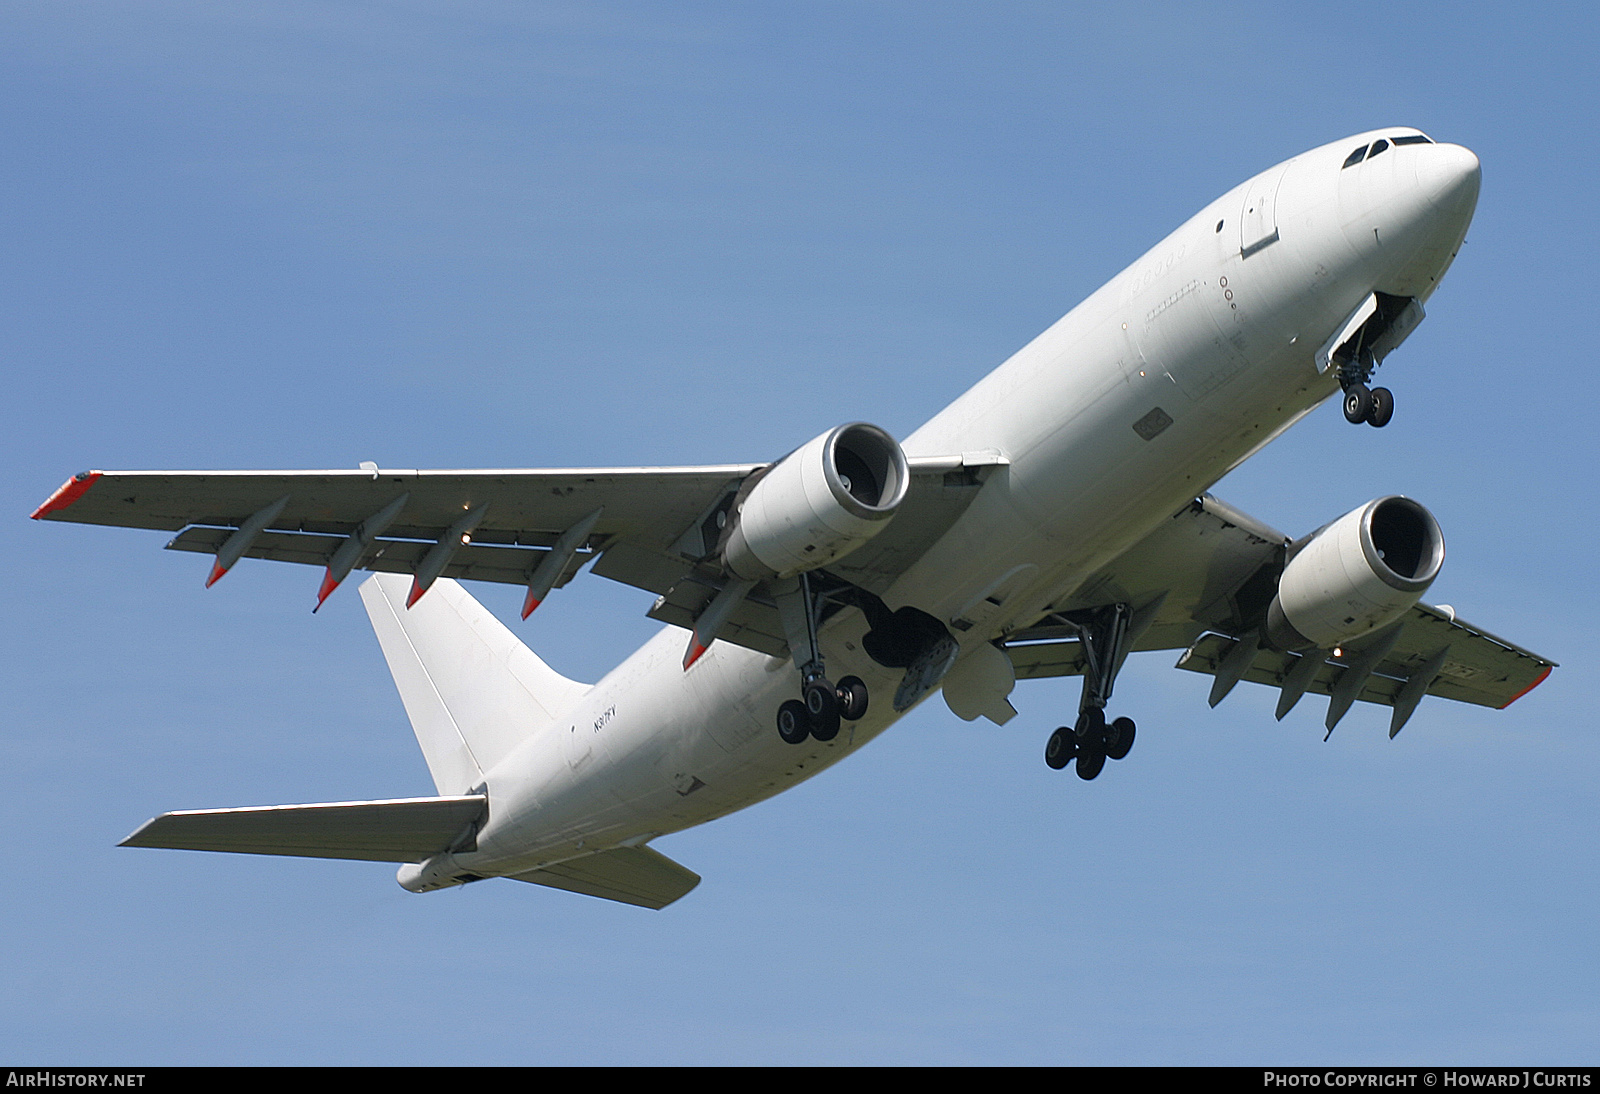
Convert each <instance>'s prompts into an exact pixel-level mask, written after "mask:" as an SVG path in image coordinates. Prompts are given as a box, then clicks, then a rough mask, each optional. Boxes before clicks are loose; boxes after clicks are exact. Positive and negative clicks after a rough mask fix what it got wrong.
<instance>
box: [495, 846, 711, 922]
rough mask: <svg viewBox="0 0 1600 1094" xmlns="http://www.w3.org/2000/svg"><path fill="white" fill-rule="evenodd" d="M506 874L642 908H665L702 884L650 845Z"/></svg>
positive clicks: (516, 879)
mask: <svg viewBox="0 0 1600 1094" xmlns="http://www.w3.org/2000/svg"><path fill="white" fill-rule="evenodd" d="M507 876H508V877H510V878H511V880H513V881H528V882H532V883H533V884H535V885H548V886H549V887H550V888H552V889H565V890H566V891H567V892H569V893H582V894H583V895H585V896H597V897H601V898H602V899H605V900H615V901H618V902H620V903H622V904H636V905H638V906H639V907H641V908H665V907H666V906H667V905H668V904H671V903H672V902H673V901H674V900H677V899H678V898H679V897H681V896H683V895H685V894H686V893H688V892H689V890H691V889H693V888H694V887H695V886H696V885H699V884H700V875H699V874H697V873H695V872H694V871H693V870H688V869H685V868H684V867H682V866H679V865H678V864H677V863H676V862H673V861H672V860H671V859H669V858H668V857H667V856H666V855H663V854H662V853H661V852H660V851H656V850H654V849H652V848H649V847H616V848H613V849H611V850H610V851H601V852H599V853H598V854H593V855H585V856H584V857H583V858H576V859H570V860H569V861H567V862H562V863H558V864H556V865H555V866H546V867H545V868H544V869H542V870H530V871H528V872H527V873H525V874H508V875H507Z"/></svg>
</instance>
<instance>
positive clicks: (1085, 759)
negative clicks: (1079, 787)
mask: <svg viewBox="0 0 1600 1094" xmlns="http://www.w3.org/2000/svg"><path fill="white" fill-rule="evenodd" d="M1105 766H1106V754H1105V753H1104V752H1102V751H1101V750H1100V749H1098V748H1080V749H1078V778H1080V779H1082V780H1083V781H1084V782H1088V781H1089V780H1090V779H1092V778H1094V777H1095V776H1096V775H1098V774H1100V769H1101V768H1103V767H1105Z"/></svg>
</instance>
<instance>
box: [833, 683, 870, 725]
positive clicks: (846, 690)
mask: <svg viewBox="0 0 1600 1094" xmlns="http://www.w3.org/2000/svg"><path fill="white" fill-rule="evenodd" d="M866 716H867V685H866V682H865V681H863V680H862V679H861V677H859V676H846V677H845V678H844V679H843V680H840V681H839V717H841V718H843V719H844V720H845V721H847V722H859V721H861V719H863V718H865V717H866Z"/></svg>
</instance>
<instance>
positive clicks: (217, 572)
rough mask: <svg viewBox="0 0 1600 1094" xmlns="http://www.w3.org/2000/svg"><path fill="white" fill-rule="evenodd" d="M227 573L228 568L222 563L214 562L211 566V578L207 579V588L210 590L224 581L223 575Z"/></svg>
mask: <svg viewBox="0 0 1600 1094" xmlns="http://www.w3.org/2000/svg"><path fill="white" fill-rule="evenodd" d="M227 572H228V569H227V567H225V566H224V565H223V564H222V563H221V562H220V561H217V562H213V563H212V564H211V576H210V577H208V578H206V588H208V589H209V588H211V586H213V585H215V584H216V583H217V582H218V581H220V580H221V579H222V575H223V574H225V573H227Z"/></svg>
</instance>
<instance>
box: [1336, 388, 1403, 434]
mask: <svg viewBox="0 0 1600 1094" xmlns="http://www.w3.org/2000/svg"><path fill="white" fill-rule="evenodd" d="M1393 417H1394V395H1393V394H1392V393H1391V392H1390V391H1389V389H1388V388H1386V387H1375V388H1372V389H1371V390H1370V391H1369V390H1368V389H1367V385H1366V384H1363V383H1361V382H1359V381H1357V382H1356V383H1353V384H1351V385H1350V386H1349V387H1347V388H1345V391H1344V419H1345V421H1347V422H1349V423H1350V424H1351V425H1360V424H1361V423H1362V422H1366V423H1367V424H1368V425H1370V426H1374V427H1376V428H1378V429H1382V428H1383V427H1384V426H1386V425H1388V424H1389V419H1390V418H1393Z"/></svg>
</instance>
